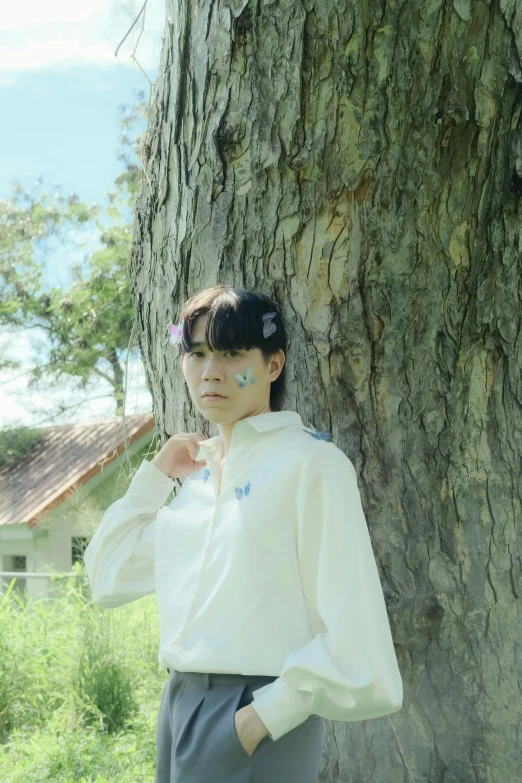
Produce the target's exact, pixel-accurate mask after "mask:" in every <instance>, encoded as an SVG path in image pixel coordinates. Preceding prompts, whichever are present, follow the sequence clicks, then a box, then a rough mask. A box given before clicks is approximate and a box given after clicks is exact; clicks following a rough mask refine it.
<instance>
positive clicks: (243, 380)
mask: <svg viewBox="0 0 522 783" xmlns="http://www.w3.org/2000/svg"><path fill="white" fill-rule="evenodd" d="M232 378H235V379H236V381H237V385H238V386H239V388H240V389H243V388H244V387H245V386H246V385H247V383H255V380H254V372H253V370H252V367H247V368H246V370H245V372H244V373H238V372H233V373H232Z"/></svg>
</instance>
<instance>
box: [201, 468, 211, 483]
mask: <svg viewBox="0 0 522 783" xmlns="http://www.w3.org/2000/svg"><path fill="white" fill-rule="evenodd" d="M209 476H210V470H209V469H208V468H205V470H204V471H203V476H202V478H203V481H206V480H207V479H208V477H209Z"/></svg>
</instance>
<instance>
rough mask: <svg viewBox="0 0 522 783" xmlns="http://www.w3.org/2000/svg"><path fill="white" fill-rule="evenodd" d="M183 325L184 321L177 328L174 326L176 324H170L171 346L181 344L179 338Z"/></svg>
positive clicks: (181, 334)
mask: <svg viewBox="0 0 522 783" xmlns="http://www.w3.org/2000/svg"><path fill="white" fill-rule="evenodd" d="M184 323H185V320H183V321H181V323H180V324H179V326H176V324H171V325H170V326H169V334H170V342H171V343H172V345H178V344H179V343H180V342H181V338H182V336H183V324H184Z"/></svg>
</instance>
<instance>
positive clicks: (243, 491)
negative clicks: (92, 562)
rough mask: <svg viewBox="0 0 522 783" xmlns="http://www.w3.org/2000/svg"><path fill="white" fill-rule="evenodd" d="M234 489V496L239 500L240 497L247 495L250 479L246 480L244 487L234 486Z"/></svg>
mask: <svg viewBox="0 0 522 783" xmlns="http://www.w3.org/2000/svg"><path fill="white" fill-rule="evenodd" d="M234 491H235V493H236V498H237V499H238V500H241V498H242V497H244V496H246V495H248V493H249V492H250V481H247V483H246V485H245V488H244V489H242V487H234Z"/></svg>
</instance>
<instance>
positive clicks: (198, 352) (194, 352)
mask: <svg viewBox="0 0 522 783" xmlns="http://www.w3.org/2000/svg"><path fill="white" fill-rule="evenodd" d="M225 353H235V354H236V355H237V356H239V355H240V354H239V351H234V350H232V349H231V350H230V351H225ZM197 354H200V355H201V356H203V352H202V351H192V353H191V354H190V355H191V356H196V355H197Z"/></svg>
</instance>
